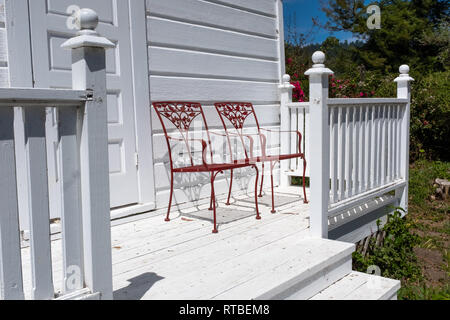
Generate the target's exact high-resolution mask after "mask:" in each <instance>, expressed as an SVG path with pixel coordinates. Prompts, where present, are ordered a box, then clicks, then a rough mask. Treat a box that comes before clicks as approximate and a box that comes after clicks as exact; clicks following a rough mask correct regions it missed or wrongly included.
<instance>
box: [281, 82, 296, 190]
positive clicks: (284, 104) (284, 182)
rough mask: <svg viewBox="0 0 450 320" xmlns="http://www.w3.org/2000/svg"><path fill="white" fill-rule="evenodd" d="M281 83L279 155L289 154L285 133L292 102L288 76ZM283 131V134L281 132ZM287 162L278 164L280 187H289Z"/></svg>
mask: <svg viewBox="0 0 450 320" xmlns="http://www.w3.org/2000/svg"><path fill="white" fill-rule="evenodd" d="M282 81H283V83H282V84H281V85H280V86H279V89H280V102H281V106H280V131H282V132H281V133H280V149H281V150H280V154H289V153H290V147H291V135H290V134H289V133H288V132H287V131H289V130H290V128H291V127H290V122H291V116H290V112H289V106H288V104H289V103H291V102H292V90H293V89H294V86H293V85H292V84H291V77H290V76H289V75H288V74H285V75H284V76H283V80H282ZM283 131H284V132H283ZM288 171H289V161H281V163H280V186H281V187H287V186H289V185H290V181H289V176H288V175H287V172H288Z"/></svg>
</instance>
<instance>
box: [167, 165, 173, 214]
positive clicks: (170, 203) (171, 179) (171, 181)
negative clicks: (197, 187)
mask: <svg viewBox="0 0 450 320" xmlns="http://www.w3.org/2000/svg"><path fill="white" fill-rule="evenodd" d="M172 196H173V171H171V172H170V196H169V208H168V209H167V216H166V219H165V221H166V222H169V221H170V209H171V207H172Z"/></svg>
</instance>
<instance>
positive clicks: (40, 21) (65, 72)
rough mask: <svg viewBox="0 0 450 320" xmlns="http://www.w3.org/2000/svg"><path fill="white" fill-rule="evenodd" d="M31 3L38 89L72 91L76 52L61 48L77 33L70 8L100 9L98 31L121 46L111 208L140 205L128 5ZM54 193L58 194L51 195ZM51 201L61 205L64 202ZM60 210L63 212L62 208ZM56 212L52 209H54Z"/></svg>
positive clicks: (113, 77)
mask: <svg viewBox="0 0 450 320" xmlns="http://www.w3.org/2000/svg"><path fill="white" fill-rule="evenodd" d="M29 5H30V24H31V45H32V60H33V76H34V86H35V87H41V88H70V87H71V85H72V78H71V53H70V51H66V50H63V49H61V47H60V46H61V44H62V43H63V42H64V41H66V40H67V39H69V38H71V37H73V36H74V35H75V33H76V30H70V29H69V28H68V27H67V20H68V18H69V14H68V13H67V9H68V8H69V7H70V6H73V5H76V6H78V7H80V8H91V9H94V10H95V11H96V12H97V13H98V15H99V18H100V23H99V26H98V28H97V31H98V32H99V33H100V34H101V35H102V36H105V37H107V38H108V39H110V40H111V41H113V42H114V43H115V44H116V45H117V48H116V49H113V50H108V51H107V87H108V128H109V166H110V182H111V207H112V208H115V207H120V206H126V205H131V204H135V203H138V202H139V194H138V177H137V163H136V156H135V154H136V136H135V135H136V130H135V117H134V98H133V72H132V57H131V52H132V48H131V40H130V38H131V36H130V20H129V19H130V18H129V7H128V1H124V0H119V1H114V0H95V1H92V0H32V1H29ZM49 113H50V115H49V116H48V123H49V124H50V126H49V128H50V129H49V132H48V134H49V136H50V139H53V140H54V141H50V143H49V146H53V148H49V151H48V155H49V176H51V178H50V179H51V180H52V181H49V184H50V186H49V187H50V188H52V189H53V188H54V189H53V190H58V189H57V188H59V186H58V169H57V168H58V164H57V163H56V162H55V161H56V160H55V159H57V157H56V156H55V155H56V152H57V150H56V148H57V143H55V142H56V130H52V129H51V128H52V127H51V125H53V128H56V126H55V125H56V121H57V119H56V116H55V115H54V114H51V113H52V111H51V110H49ZM51 193H52V194H57V193H55V192H51ZM50 200H51V201H50V203H52V204H53V205H54V206H59V204H58V199H50ZM54 210H57V211H59V210H58V209H57V208H55V209H54ZM54 210H52V211H54Z"/></svg>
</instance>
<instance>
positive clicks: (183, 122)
mask: <svg viewBox="0 0 450 320" xmlns="http://www.w3.org/2000/svg"><path fill="white" fill-rule="evenodd" d="M152 105H153V107H154V109H155V111H156V114H157V115H158V118H159V120H160V121H161V125H162V129H163V131H164V135H165V138H166V141H167V147H168V149H169V150H168V151H169V160H170V200H169V207H168V210H167V216H166V221H170V209H171V207H172V197H173V189H174V180H173V178H174V173H186V172H189V173H200V172H208V173H210V174H211V205H210V210H212V211H213V212H214V229H213V233H217V232H218V230H217V219H216V197H215V192H214V180H215V179H216V177H217V175H218V174H219V173H222V174H223V172H224V171H225V170H233V169H238V168H244V167H253V168H254V169H255V170H256V182H255V209H256V219H258V220H260V219H261V216H260V214H259V208H258V179H259V170H258V167H257V166H256V164H255V163H252V162H251V161H250V160H251V159H250V158H248V157H247V158H246V159H243V161H231V162H229V163H218V164H214V163H213V149H212V146H211V138H210V137H211V134H216V133H212V132H210V131H209V129H208V124H207V122H206V117H205V114H204V113H203V109H202V106H201V104H200V103H194V102H184V101H166V102H153V103H152ZM199 116H201V120H202V122H203V125H204V127H203V128H204V132H203V133H205V134H206V137H207V141H205V140H204V139H193V138H190V136H189V135H190V133H191V134H192V131H190V130H189V129H190V127H191V124H192V123H193V121H194V119H195V118H197V117H199ZM164 119H166V121H164ZM170 123H171V124H172V125H173V126H174V127H175V128H176V129H177V130H175V128H173V129H174V131H175V132H179V133H180V134H181V137H175V136H171V135H169V133H168V130H167V126H166V124H170ZM171 141H176V142H184V145H185V147H186V150H187V153H188V154H189V158H190V165H188V166H184V167H177V168H176V167H175V166H174V161H173V158H172V146H171ZM229 141H230V140H228V142H229ZM193 143H201V146H202V163H201V164H195V163H194V157H193V153H192V152H191V150H192V149H191V146H192V144H193ZM208 149H209V152H208ZM230 150H231V144H230ZM208 154H209V157H210V162H209V163H208V161H207V156H208Z"/></svg>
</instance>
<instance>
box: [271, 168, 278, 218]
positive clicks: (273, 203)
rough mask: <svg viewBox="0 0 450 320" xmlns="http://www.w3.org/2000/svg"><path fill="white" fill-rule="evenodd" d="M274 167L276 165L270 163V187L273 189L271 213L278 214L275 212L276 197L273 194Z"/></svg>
mask: <svg viewBox="0 0 450 320" xmlns="http://www.w3.org/2000/svg"><path fill="white" fill-rule="evenodd" d="M273 167H274V164H273V163H272V162H270V186H271V188H272V211H271V213H276V212H277V211H276V210H275V195H274V194H273Z"/></svg>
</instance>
